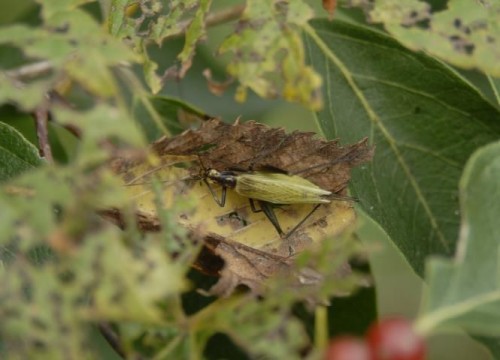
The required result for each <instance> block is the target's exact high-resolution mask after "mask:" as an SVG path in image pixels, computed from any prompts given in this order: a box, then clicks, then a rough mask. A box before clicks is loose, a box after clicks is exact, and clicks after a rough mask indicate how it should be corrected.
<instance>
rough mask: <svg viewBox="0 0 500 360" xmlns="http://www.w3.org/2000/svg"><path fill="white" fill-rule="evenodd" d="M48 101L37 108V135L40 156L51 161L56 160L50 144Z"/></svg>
mask: <svg viewBox="0 0 500 360" xmlns="http://www.w3.org/2000/svg"><path fill="white" fill-rule="evenodd" d="M48 103H49V102H48V101H44V102H42V104H41V105H40V106H38V107H37V108H36V110H35V122H36V135H37V137H38V150H39V151H40V156H41V157H44V158H45V159H46V160H47V161H48V162H49V163H53V162H54V158H53V157H52V150H51V148H50V144H49V132H48V129H47V122H48V121H47V120H48V116H49V111H48Z"/></svg>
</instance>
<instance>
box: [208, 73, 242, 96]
mask: <svg viewBox="0 0 500 360" xmlns="http://www.w3.org/2000/svg"><path fill="white" fill-rule="evenodd" d="M202 74H203V77H204V78H205V79H206V80H207V85H208V90H209V91H210V92H211V93H212V94H214V95H217V96H222V95H223V94H224V92H225V91H226V90H227V88H228V87H229V86H231V84H232V83H233V82H234V79H233V78H229V79H228V80H226V81H223V82H218V81H215V80H214V79H213V78H212V71H211V70H210V69H208V68H207V69H205V70H203V72H202Z"/></svg>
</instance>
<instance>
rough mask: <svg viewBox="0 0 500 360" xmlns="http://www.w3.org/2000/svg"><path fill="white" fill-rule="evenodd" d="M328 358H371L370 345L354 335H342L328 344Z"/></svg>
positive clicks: (367, 359) (333, 359)
mask: <svg viewBox="0 0 500 360" xmlns="http://www.w3.org/2000/svg"><path fill="white" fill-rule="evenodd" d="M325 359H326V360H370V352H369V350H368V345H367V344H366V343H365V342H364V341H363V340H360V339H358V338H355V337H353V336H340V337H337V338H335V339H333V340H332V341H331V342H330V345H328V349H327V350H326V354H325Z"/></svg>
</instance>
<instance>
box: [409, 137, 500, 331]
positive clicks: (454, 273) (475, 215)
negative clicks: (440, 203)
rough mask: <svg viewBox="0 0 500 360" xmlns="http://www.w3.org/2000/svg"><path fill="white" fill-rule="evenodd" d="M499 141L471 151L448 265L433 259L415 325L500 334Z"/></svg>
mask: <svg viewBox="0 0 500 360" xmlns="http://www.w3.org/2000/svg"><path fill="white" fill-rule="evenodd" d="M499 182H500V142H496V143H494V144H491V145H488V146H485V147H484V148H482V149H480V150H478V151H477V152H476V153H474V154H473V155H472V157H471V159H470V161H469V162H468V163H467V166H466V168H465V170H464V173H463V176H462V179H461V181H460V199H461V210H462V218H463V220H462V226H461V231H460V238H459V245H458V248H457V254H456V256H455V259H454V261H450V260H444V259H433V260H431V261H430V262H429V264H428V268H427V275H428V284H429V287H428V291H427V293H426V297H425V298H424V299H425V302H424V304H423V311H422V316H421V318H420V320H419V322H418V327H419V328H420V329H421V330H422V331H424V332H428V331H431V330H435V329H437V328H441V327H450V326H459V327H461V328H463V329H464V330H466V331H468V332H469V333H473V334H476V335H489V336H500V280H499V276H500V273H499V272H498V268H499V267H500V261H499V257H498V254H499V251H500V239H499V237H498V218H499V217H500V202H499V201H498V197H499V196H500V188H499V187H498V184H499Z"/></svg>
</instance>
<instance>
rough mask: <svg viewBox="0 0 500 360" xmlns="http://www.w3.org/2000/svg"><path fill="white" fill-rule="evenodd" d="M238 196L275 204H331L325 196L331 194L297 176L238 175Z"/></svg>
mask: <svg viewBox="0 0 500 360" xmlns="http://www.w3.org/2000/svg"><path fill="white" fill-rule="evenodd" d="M235 190H236V192H237V193H238V194H240V195H242V196H245V197H248V198H251V199H258V200H263V201H267V202H270V203H274V204H319V203H329V202H330V200H328V199H325V198H323V196H327V195H330V194H331V192H330V191H327V190H323V189H321V188H320V187H319V186H317V185H315V184H313V183H311V182H310V181H308V180H306V179H304V178H302V177H300V176H295V175H287V174H279V173H265V172H255V173H248V174H241V175H238V177H237V181H236V187H235Z"/></svg>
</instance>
